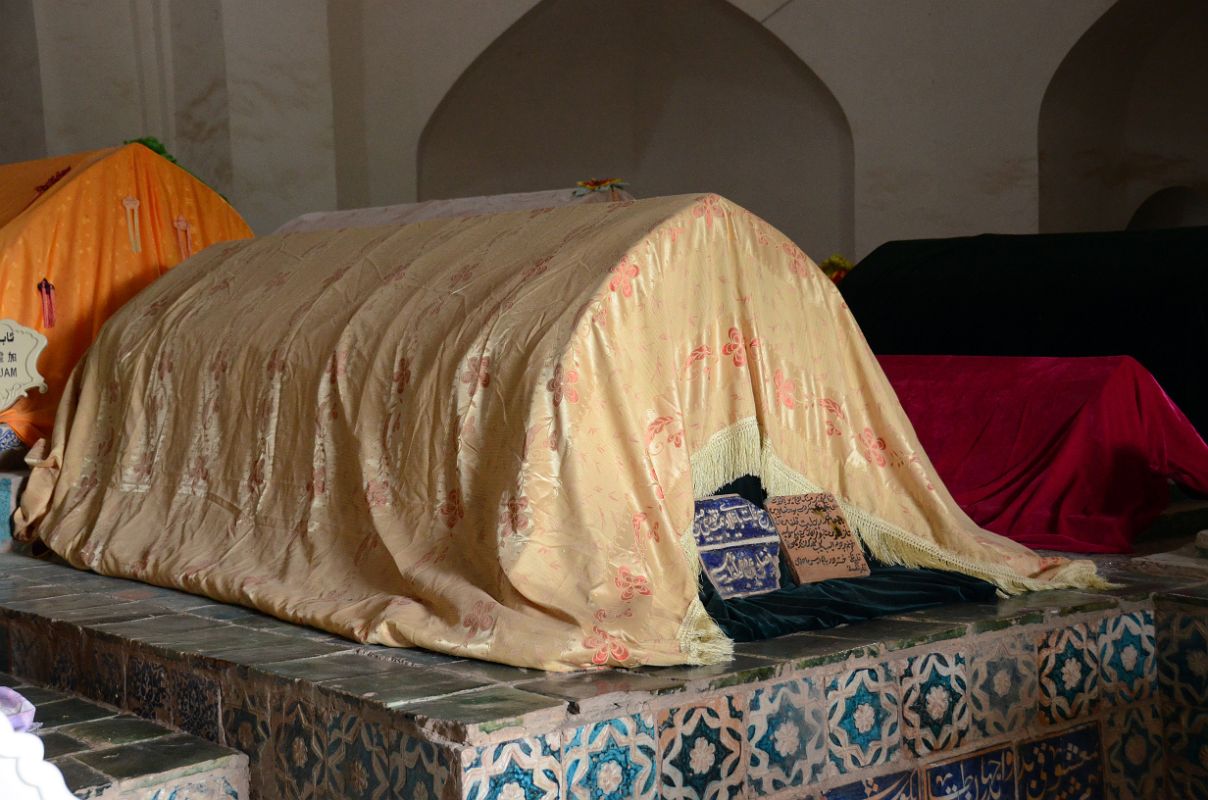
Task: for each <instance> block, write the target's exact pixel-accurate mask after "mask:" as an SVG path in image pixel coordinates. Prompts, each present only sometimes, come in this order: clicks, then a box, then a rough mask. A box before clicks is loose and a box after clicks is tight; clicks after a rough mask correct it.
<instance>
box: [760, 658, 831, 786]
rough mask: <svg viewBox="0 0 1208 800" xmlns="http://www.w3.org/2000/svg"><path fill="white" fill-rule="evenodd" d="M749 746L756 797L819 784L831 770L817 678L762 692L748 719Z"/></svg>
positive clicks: (799, 679) (797, 681)
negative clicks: (815, 783)
mask: <svg viewBox="0 0 1208 800" xmlns="http://www.w3.org/2000/svg"><path fill="white" fill-rule="evenodd" d="M747 743H748V744H747V752H748V759H747V786H748V794H749V795H750V796H752V797H756V796H760V795H764V794H771V793H772V792H778V791H780V790H782V789H789V788H796V787H800V786H806V785H809V784H811V783H814V782H816V781H818V780H819V779H820V778H821V777H822V776H823V774H824V772H825V770H826V718H825V716H824V712H823V708H822V692H821V690H819V688H818V685H817V684H816V683H815V682H814V681H813V679H811V678H808V677H804V678H798V679H797V680H794V681H788V682H786V683H779V684H775V685H773V686H768V687H766V688H763V689H757V690H756V691H755V693H754V694H753V695H751V704H750V710H749V713H748V714H747Z"/></svg>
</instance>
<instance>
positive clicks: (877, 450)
mask: <svg viewBox="0 0 1208 800" xmlns="http://www.w3.org/2000/svg"><path fill="white" fill-rule="evenodd" d="M860 438H861V439H862V440H863V441H864V457H865V458H866V459H868V460H869V461H870V462H872V463H874V464H876V465H877V466H878V467H883V466H885V465H886V464H887V463H889V462H888V461H887V460H886V458H885V450H886V448H885V440H884V439H881V438H879V437H878V436H877V435H876V434H875V433H873V432H872V428H865V429H864V433H862V434H861V435H860Z"/></svg>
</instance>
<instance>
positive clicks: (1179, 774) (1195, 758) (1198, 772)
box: [1164, 707, 1208, 800]
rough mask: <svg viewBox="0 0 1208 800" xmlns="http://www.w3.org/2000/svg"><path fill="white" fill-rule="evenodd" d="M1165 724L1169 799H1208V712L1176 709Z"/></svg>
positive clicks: (1168, 716) (1195, 709)
mask: <svg viewBox="0 0 1208 800" xmlns="http://www.w3.org/2000/svg"><path fill="white" fill-rule="evenodd" d="M1164 721H1165V729H1164V732H1165V743H1166V758H1167V766H1168V769H1169V772H1168V773H1167V781H1168V785H1169V792H1170V797H1172V798H1179V800H1205V799H1206V798H1208V710H1205V709H1202V708H1194V707H1193V708H1182V709H1178V710H1173V711H1171V713H1169V714H1168V715H1167V717H1166V719H1165V720H1164Z"/></svg>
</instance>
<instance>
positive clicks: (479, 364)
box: [461, 356, 491, 397]
mask: <svg viewBox="0 0 1208 800" xmlns="http://www.w3.org/2000/svg"><path fill="white" fill-rule="evenodd" d="M490 369H491V359H490V357H489V356H482V357H479V356H474V357H473V358H471V359H470V361H469V365H468V366H467V368H466V371H465V372H464V373H462V376H461V382H462V383H466V384H469V386H470V397H473V396H474V393H475V392H476V391H478V387H479V386H481V387H482V388H484V389H485V388H487V387H488V386H490V385H491V373H490Z"/></svg>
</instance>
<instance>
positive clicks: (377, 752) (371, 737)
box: [324, 703, 401, 800]
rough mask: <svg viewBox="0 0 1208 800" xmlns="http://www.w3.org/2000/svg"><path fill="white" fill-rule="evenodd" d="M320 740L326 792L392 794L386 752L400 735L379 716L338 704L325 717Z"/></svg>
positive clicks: (370, 798) (373, 797)
mask: <svg viewBox="0 0 1208 800" xmlns="http://www.w3.org/2000/svg"><path fill="white" fill-rule="evenodd" d="M326 726H327V736H326V741H325V743H324V754H325V755H324V759H325V762H326V767H327V769H326V775H325V776H324V777H325V779H326V782H327V791H328V793H329V796H331V797H359V798H364V800H388V798H393V797H396V796H397V794H396V792H395V789H396V786H395V775H394V774H393V770H394V768H395V765H394V764H392V763H391V761H390V754H391V753H393V752H395V751H397V750H398V749H399V748H400V746H401V735H400V734H399V732H398V730H397V729H396V728H394V727H392V726H391V725H390V724H389V719H383V717H382V716H381V715H377V714H373V715H370V716H366V715H365V714H364V712H363V709H361V708H359V707H355V708H354V707H353V706H352V705H350V704H346V703H342V704H340V707H339V708H336V709H332V711H331V713H330V714H329V715H328V716H327V717H326Z"/></svg>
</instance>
